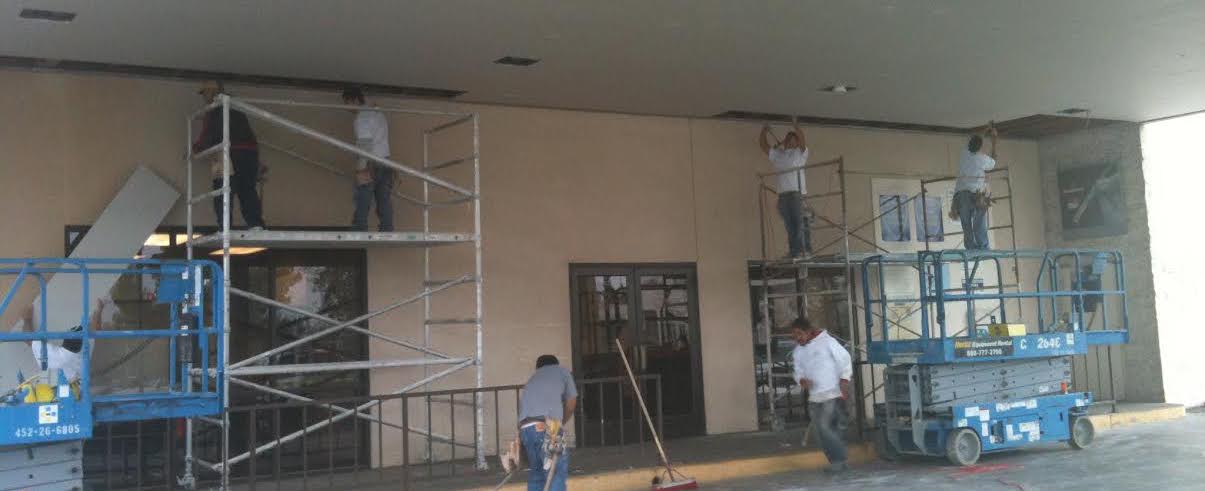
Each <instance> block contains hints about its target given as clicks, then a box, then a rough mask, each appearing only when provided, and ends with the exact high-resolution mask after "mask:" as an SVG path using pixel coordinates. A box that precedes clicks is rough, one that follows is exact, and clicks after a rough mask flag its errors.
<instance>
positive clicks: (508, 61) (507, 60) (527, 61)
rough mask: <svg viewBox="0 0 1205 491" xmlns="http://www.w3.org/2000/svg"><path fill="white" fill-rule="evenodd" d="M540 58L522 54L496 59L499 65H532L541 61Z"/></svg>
mask: <svg viewBox="0 0 1205 491" xmlns="http://www.w3.org/2000/svg"><path fill="white" fill-rule="evenodd" d="M539 62H540V60H539V58H524V57H522V56H503V57H501V58H498V59H497V60H494V63H497V64H499V65H512V66H532V65H535V64H536V63H539Z"/></svg>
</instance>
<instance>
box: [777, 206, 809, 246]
mask: <svg viewBox="0 0 1205 491" xmlns="http://www.w3.org/2000/svg"><path fill="white" fill-rule="evenodd" d="M778 214H780V215H782V223H783V225H785V226H786V228H787V246H788V247H789V248H790V253H791V256H792V257H794V256H798V255H800V254H803V252H804V251H807V252H811V251H812V234H811V230H810V229H809V228H808V219H807V218H806V217H804V216H803V195H802V194H799V191H787V192H785V193H782V194H779V195H778Z"/></svg>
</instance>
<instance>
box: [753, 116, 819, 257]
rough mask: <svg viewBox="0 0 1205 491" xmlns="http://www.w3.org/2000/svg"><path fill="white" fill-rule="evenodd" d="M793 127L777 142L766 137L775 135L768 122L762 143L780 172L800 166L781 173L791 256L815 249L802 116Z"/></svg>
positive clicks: (780, 205)
mask: <svg viewBox="0 0 1205 491" xmlns="http://www.w3.org/2000/svg"><path fill="white" fill-rule="evenodd" d="M791 124H792V125H793V126H794V127H795V128H794V130H793V131H789V132H787V135H786V136H785V137H783V139H782V141H778V138H777V137H775V138H774V140H775V143H774V145H770V142H769V141H768V140H767V139H766V136H767V135H773V134H774V133H773V132H772V131H771V130H770V125H764V126H762V129H761V135H759V136H758V144H759V145H761V150H762V152H763V153H765V154H766V156H767V157H769V158H770V162H771V163H773V164H774V170H775V171H777V172H782V171H786V170H788V169H796V170H795V171H793V172H784V173H781V174H778V189H777V191H778V213H779V214H780V215H782V223H783V225H784V226H785V227H786V231H787V245H788V248H789V252H788V254H787V257H790V258H799V257H803V256H804V255H805V254H811V253H812V237H811V231H810V230H809V228H808V217H807V213H805V208H804V201H803V194H804V193H806V192H807V186H806V183H805V181H804V175H803V169H799V168H800V167H803V166H804V165H806V164H807V163H808V146H807V137H806V136H804V134H803V129H801V128H800V127H799V119H798V118H792V119H791Z"/></svg>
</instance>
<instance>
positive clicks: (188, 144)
mask: <svg viewBox="0 0 1205 491" xmlns="http://www.w3.org/2000/svg"><path fill="white" fill-rule="evenodd" d="M184 127H185V135H184V148H185V150H184V181H185V187H186V194H185V195H186V196H188V199H187V200H186V201H185V205H184V210H185V211H184V223H185V226H184V231H185V234H186V235H185V237H186V240H185V242H184V243H185V245H186V246H185V250H186V257H187V258H188V260H189V261H190V262H191V261H192V258H193V251H192V227H193V225H192V207H193V202H192V193H193V189H192V116H189V117H188V118H186V119H185V120H184ZM194 274H202V273H201V271H200V270H198V271H195V272H194ZM197 280H198V281H200V278H198V279H197ZM193 295H197V296H199V295H201V292H200V290H199V289H198V291H196V292H193ZM205 336H208V334H206V335H205ZM204 356H206V357H208V356H209V354H208V353H206V354H205V355H204ZM189 368H191V367H185V372H184V373H183V374H182V375H183V377H182V382H183V383H184V384H185V390H188V389H190V388H192V375H191V374H190V373H189V372H188V369H189ZM192 431H193V420H192V418H188V419H185V420H184V475H183V476H180V477H179V479H178V483H179V484H180V485H181V486H184V487H185V488H186V489H193V488H194V487H195V486H196V482H197V481H196V477H195V476H194V475H193V473H192V462H193V451H192ZM168 479H171V478H170V477H169V478H168Z"/></svg>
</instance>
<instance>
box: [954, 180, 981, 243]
mask: <svg viewBox="0 0 1205 491" xmlns="http://www.w3.org/2000/svg"><path fill="white" fill-rule="evenodd" d="M954 203H955V204H957V205H958V218H959V219H960V220H961V221H962V243H963V246H964V247H965V248H966V249H967V250H975V249H987V248H988V245H987V210H986V209H983V208H979V207H978V206H975V193H973V192H970V191H959V192H957V193H954Z"/></svg>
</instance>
